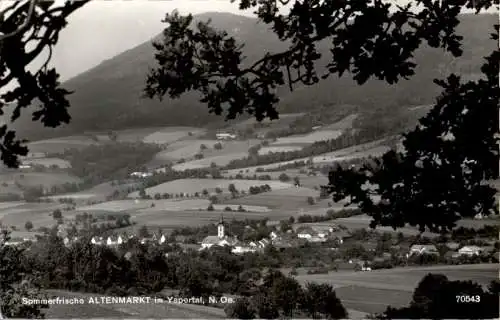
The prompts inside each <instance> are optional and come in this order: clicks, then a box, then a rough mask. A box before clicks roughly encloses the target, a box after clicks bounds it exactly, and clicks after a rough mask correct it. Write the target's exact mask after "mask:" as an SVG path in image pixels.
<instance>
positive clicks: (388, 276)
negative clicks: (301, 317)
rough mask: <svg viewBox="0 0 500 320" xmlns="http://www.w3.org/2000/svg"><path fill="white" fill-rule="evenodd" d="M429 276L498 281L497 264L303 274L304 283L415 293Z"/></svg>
mask: <svg viewBox="0 0 500 320" xmlns="http://www.w3.org/2000/svg"><path fill="white" fill-rule="evenodd" d="M428 273H440V274H444V275H446V276H447V277H448V278H449V279H450V280H473V281H475V282H478V283H480V284H482V285H488V284H489V283H490V282H491V281H493V280H495V279H498V265H497V264H494V263H492V264H470V265H442V266H428V267H403V268H393V269H383V270H374V271H370V272H355V271H345V272H330V273H329V274H313V275H299V276H296V278H297V280H298V281H299V282H301V283H305V282H308V281H309V282H310V281H313V282H318V283H331V284H336V285H345V286H353V285H356V286H360V287H365V288H374V289H382V290H384V289H385V290H398V291H404V292H413V291H414V290H415V287H416V286H417V285H418V283H419V282H420V280H421V279H422V278H423V277H424V276H425V275H427V274H428Z"/></svg>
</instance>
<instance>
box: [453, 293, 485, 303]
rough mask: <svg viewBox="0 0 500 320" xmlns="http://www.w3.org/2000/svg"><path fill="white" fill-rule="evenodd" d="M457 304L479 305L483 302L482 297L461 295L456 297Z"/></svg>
mask: <svg viewBox="0 0 500 320" xmlns="http://www.w3.org/2000/svg"><path fill="white" fill-rule="evenodd" d="M456 298H457V303H479V302H481V297H480V296H478V295H476V296H467V295H459V296H456Z"/></svg>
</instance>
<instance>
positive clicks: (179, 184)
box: [129, 179, 292, 197]
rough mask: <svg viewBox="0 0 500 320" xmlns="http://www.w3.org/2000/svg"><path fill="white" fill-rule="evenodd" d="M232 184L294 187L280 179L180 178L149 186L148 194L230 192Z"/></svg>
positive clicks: (239, 185)
mask: <svg viewBox="0 0 500 320" xmlns="http://www.w3.org/2000/svg"><path fill="white" fill-rule="evenodd" d="M230 184H234V186H235V187H236V189H237V190H245V191H248V188H250V187H251V186H262V185H265V184H268V185H269V186H271V189H272V190H279V189H287V188H290V187H292V185H291V184H289V183H283V182H279V181H272V180H270V181H267V180H225V179H179V180H174V181H170V182H166V183H162V184H159V185H157V186H154V187H151V188H147V189H146V194H148V195H151V196H154V194H155V193H160V194H163V193H173V194H177V193H181V192H182V193H189V194H193V193H195V192H201V191H203V189H207V190H208V191H209V192H213V191H214V190H215V189H216V188H221V189H222V190H223V191H225V192H228V190H227V188H228V186H229V185H230ZM138 196H139V192H138V191H136V192H132V193H131V194H129V197H138Z"/></svg>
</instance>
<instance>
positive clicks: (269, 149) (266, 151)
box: [259, 145, 302, 155]
mask: <svg viewBox="0 0 500 320" xmlns="http://www.w3.org/2000/svg"><path fill="white" fill-rule="evenodd" d="M301 149H302V147H299V146H287V145H283V146H271V147H262V148H261V149H259V154H260V155H264V154H269V153H278V152H292V151H298V150H301Z"/></svg>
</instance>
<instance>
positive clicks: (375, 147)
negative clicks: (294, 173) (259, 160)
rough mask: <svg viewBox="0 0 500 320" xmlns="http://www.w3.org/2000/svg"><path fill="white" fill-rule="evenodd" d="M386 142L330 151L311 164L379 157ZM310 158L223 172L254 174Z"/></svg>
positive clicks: (314, 159)
mask: <svg viewBox="0 0 500 320" xmlns="http://www.w3.org/2000/svg"><path fill="white" fill-rule="evenodd" d="M385 141H386V139H383V140H377V141H372V142H369V143H364V144H360V145H357V146H353V147H349V148H345V149H340V150H337V151H332V152H328V153H325V154H322V155H319V156H315V157H313V159H312V160H313V163H314V164H331V163H333V162H335V161H341V160H348V159H354V158H362V157H368V156H370V155H372V156H376V155H380V152H381V151H383V150H384V148H385V150H387V147H385V146H381V144H383V143H384V142H385ZM309 160H310V158H309V157H307V158H299V159H295V160H289V161H282V162H275V163H271V164H267V165H261V166H252V167H246V168H239V169H231V170H226V171H225V172H224V174H225V175H233V176H234V175H236V174H238V173H241V174H254V173H256V172H257V169H259V168H260V169H262V170H272V169H277V168H279V167H280V166H284V165H289V164H293V163H295V162H300V161H303V162H307V161H309Z"/></svg>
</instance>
